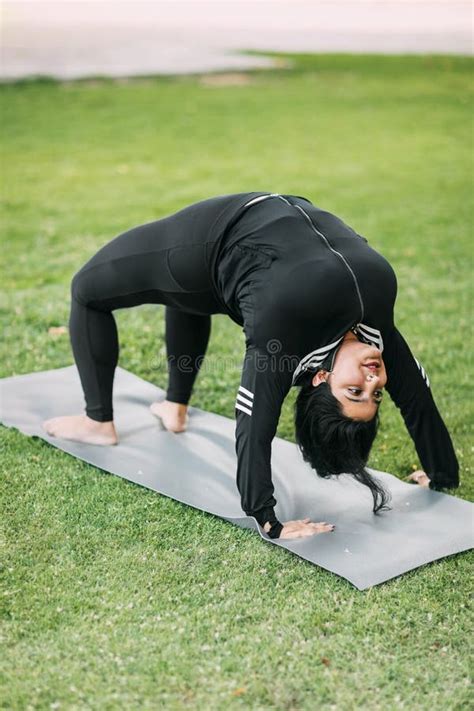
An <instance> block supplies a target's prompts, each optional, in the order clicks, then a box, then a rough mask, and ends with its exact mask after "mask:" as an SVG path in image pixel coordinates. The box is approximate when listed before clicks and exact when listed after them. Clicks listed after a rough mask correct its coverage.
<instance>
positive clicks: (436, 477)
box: [427, 472, 459, 491]
mask: <svg viewBox="0 0 474 711" xmlns="http://www.w3.org/2000/svg"><path fill="white" fill-rule="evenodd" d="M427 476H428V478H429V479H430V484H429V488H430V489H434V490H435V491H439V490H440V489H457V487H458V486H459V474H458V473H456V475H455V476H454V477H451V478H448V477H447V476H446V473H445V472H433V473H432V474H428V475H427Z"/></svg>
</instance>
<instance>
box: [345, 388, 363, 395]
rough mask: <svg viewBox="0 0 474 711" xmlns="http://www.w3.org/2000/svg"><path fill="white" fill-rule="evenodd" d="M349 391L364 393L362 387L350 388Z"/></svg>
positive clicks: (356, 393) (355, 393)
mask: <svg viewBox="0 0 474 711" xmlns="http://www.w3.org/2000/svg"><path fill="white" fill-rule="evenodd" d="M348 389H349V392H350V393H352V394H353V395H360V394H361V393H362V390H361V388H348Z"/></svg>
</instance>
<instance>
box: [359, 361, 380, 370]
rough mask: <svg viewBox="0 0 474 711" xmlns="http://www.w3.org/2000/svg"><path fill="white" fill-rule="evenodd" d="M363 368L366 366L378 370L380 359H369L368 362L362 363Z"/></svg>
mask: <svg viewBox="0 0 474 711" xmlns="http://www.w3.org/2000/svg"><path fill="white" fill-rule="evenodd" d="M362 365H363V366H364V368H368V369H369V370H378V369H379V368H380V361H378V360H371V361H369V362H368V363H362Z"/></svg>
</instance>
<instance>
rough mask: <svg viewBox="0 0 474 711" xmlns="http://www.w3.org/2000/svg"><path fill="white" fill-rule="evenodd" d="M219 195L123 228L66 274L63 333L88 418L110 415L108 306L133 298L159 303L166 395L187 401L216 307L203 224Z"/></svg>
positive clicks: (217, 207) (114, 354)
mask: <svg viewBox="0 0 474 711" xmlns="http://www.w3.org/2000/svg"><path fill="white" fill-rule="evenodd" d="M226 199H227V201H228V200H229V197H228V196H219V197H216V198H210V199H208V200H202V201H200V202H198V203H194V204H193V205H190V206H188V207H186V208H184V209H183V210H180V211H179V212H176V213H174V214H173V215H170V216H169V217H165V218H163V219H161V220H157V221H155V222H150V223H147V224H144V225H140V226H138V227H135V228H133V229H131V230H128V231H127V232H124V233H123V234H121V235H119V236H118V237H116V238H115V239H113V240H112V241H111V242H109V243H108V244H106V245H105V246H104V247H102V248H101V249H100V250H99V251H98V252H97V254H95V255H94V256H93V257H92V258H91V259H90V260H89V261H88V262H87V263H86V264H85V265H84V266H83V267H82V269H81V270H80V271H79V272H78V273H77V274H76V275H75V276H74V278H73V280H72V288H71V297H72V299H71V315H70V320H69V329H70V338H71V345H72V349H73V353H74V358H75V361H76V365H77V368H78V371H79V375H80V379H81V384H82V388H83V390H84V396H85V400H86V413H87V415H88V416H89V417H90V418H91V419H93V420H97V421H98V422H107V421H110V420H112V419H113V407H112V390H113V380H114V373H115V368H116V366H117V362H118V356H119V341H118V334H117V326H116V323H115V319H114V317H113V314H112V311H114V310H115V309H121V308H129V307H131V306H137V305H139V304H145V303H152V304H164V305H165V307H166V312H165V324H166V349H167V360H168V387H167V392H166V398H167V400H170V401H173V402H177V403H183V404H187V403H188V402H189V399H190V397H191V392H192V389H193V385H194V381H195V379H196V376H197V374H198V371H199V368H200V366H201V364H202V360H203V358H204V354H205V352H206V348H207V344H208V341H209V336H210V332H211V314H213V313H221V312H222V305H221V304H219V303H218V301H217V300H216V297H215V296H214V293H215V292H214V291H213V290H212V285H211V278H210V269H209V257H208V255H209V250H210V248H211V247H212V243H210V242H209V239H210V230H209V226H210V225H212V224H213V223H214V222H215V220H216V218H217V216H218V215H219V214H220V213H222V210H223V207H224V208H225V206H226V202H225V200H226ZM211 240H212V237H211Z"/></svg>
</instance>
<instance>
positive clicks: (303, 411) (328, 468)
mask: <svg viewBox="0 0 474 711" xmlns="http://www.w3.org/2000/svg"><path fill="white" fill-rule="evenodd" d="M313 375H314V373H313ZM378 425H379V416H378V413H377V414H376V415H375V417H374V418H373V419H372V420H369V421H368V422H365V421H362V420H353V419H351V418H350V417H346V415H344V413H343V412H342V408H341V404H340V402H339V400H338V399H337V398H336V397H334V395H333V394H332V392H331V389H330V387H329V385H328V384H327V383H326V382H323V383H320V384H319V385H317V386H314V385H313V384H312V382H311V380H309V381H308V382H307V383H304V384H303V385H302V386H301V389H300V391H299V393H298V395H297V397H296V401H295V436H296V442H297V444H298V447H299V449H300V450H301V453H302V455H303V459H304V461H305V462H308V463H309V464H310V465H311V466H312V468H313V469H315V470H316V472H317V474H318V476H320V477H325V478H327V477H330V476H334V475H337V474H342V473H347V474H351V475H352V476H353V477H354V478H355V479H356V480H357V481H359V482H360V483H361V484H364V485H365V486H368V487H369V489H370V490H371V492H372V497H373V500H374V506H373V512H374V513H375V514H376V513H377V512H378V511H380V510H384V509H390V508H391V507H390V506H387V504H388V502H389V501H390V494H389V493H387V491H386V490H385V489H384V487H383V486H382V485H381V484H380V483H379V482H378V481H376V480H375V479H374V478H373V477H372V476H371V475H370V474H369V472H368V471H367V470H366V468H365V465H366V464H367V460H368V458H369V454H370V450H371V447H372V444H373V442H374V439H375V436H376V434H377V429H378ZM379 499H380V500H379Z"/></svg>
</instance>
